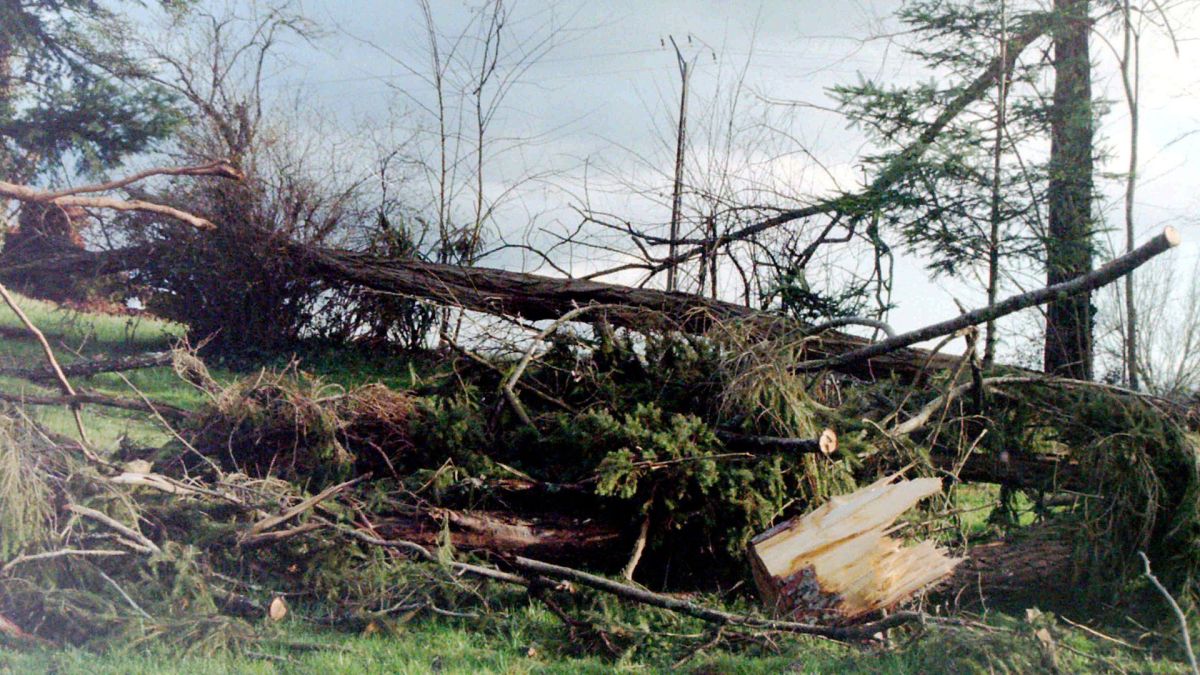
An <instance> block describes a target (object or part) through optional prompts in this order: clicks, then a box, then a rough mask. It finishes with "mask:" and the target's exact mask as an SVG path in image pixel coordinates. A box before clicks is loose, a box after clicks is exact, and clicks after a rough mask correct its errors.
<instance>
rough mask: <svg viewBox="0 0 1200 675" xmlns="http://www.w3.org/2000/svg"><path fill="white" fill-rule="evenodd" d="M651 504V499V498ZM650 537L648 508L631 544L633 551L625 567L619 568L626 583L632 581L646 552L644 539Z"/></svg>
mask: <svg viewBox="0 0 1200 675" xmlns="http://www.w3.org/2000/svg"><path fill="white" fill-rule="evenodd" d="M651 501H652V502H653V497H651ZM649 535H650V507H649V506H647V507H646V517H645V518H643V519H642V526H641V528H640V529H638V536H637V539H636V540H635V541H634V542H633V550H632V551H631V552H630V554H629V560H628V561H627V562H626V563H625V567H623V568H621V577H622V578H623V579H625V580H626V581H633V573H634V572H636V571H637V566H638V563H639V562H641V561H642V552H643V551H645V550H646V539H648V538H649Z"/></svg>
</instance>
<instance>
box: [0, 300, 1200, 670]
mask: <svg viewBox="0 0 1200 675" xmlns="http://www.w3.org/2000/svg"><path fill="white" fill-rule="evenodd" d="M542 337H543V338H545V343H544V345H545V346H544V348H543V349H542V350H541V351H539V350H538V349H537V347H538V344H537V343H535V344H534V345H533V346H532V347H530V349H528V350H527V351H525V352H524V353H518V354H516V355H514V356H512V357H511V358H507V359H499V360H497V359H484V358H482V357H480V356H479V355H478V354H473V353H471V352H469V351H467V350H466V349H465V348H460V351H459V356H458V358H457V359H456V360H454V361H453V362H452V363H451V364H449V366H450V367H449V369H448V370H446V371H443V372H441V373H440V374H436V375H433V376H430V377H428V378H427V379H426V380H424V381H422V382H418V383H417V386H416V387H414V389H413V390H412V391H408V392H396V391H390V390H388V389H386V388H383V387H381V386H379V385H369V386H366V387H362V388H358V389H351V390H345V389H342V388H339V387H333V386H329V385H326V384H324V383H322V382H321V381H320V380H319V379H317V378H315V377H312V376H310V375H307V374H305V373H304V372H303V371H301V370H300V369H299V367H298V366H296V365H293V366H290V367H288V368H285V369H284V370H282V371H280V372H274V373H271V372H266V371H264V372H261V373H259V374H257V375H255V376H252V377H249V378H246V379H243V380H239V381H237V382H233V383H231V384H227V385H221V384H219V383H218V382H216V381H215V380H213V379H212V378H211V377H210V376H209V375H208V374H207V371H206V370H205V368H204V366H203V363H202V362H201V361H199V359H197V358H196V357H195V356H194V355H192V354H187V353H176V354H175V355H174V356H173V360H174V363H175V367H176V370H177V371H178V372H179V373H180V374H181V375H182V376H183V377H184V378H185V379H187V380H188V381H189V382H191V383H193V384H194V385H195V386H197V387H200V388H201V389H202V390H204V391H205V392H206V394H207V397H208V403H207V404H206V405H205V406H203V407H202V408H201V409H200V410H199V411H194V412H186V411H185V412H183V413H181V414H180V415H172V419H171V420H170V422H169V423H168V424H169V428H170V430H171V433H172V435H173V438H174V439H175V440H174V441H172V442H171V443H168V444H167V445H165V446H164V447H162V448H149V449H146V448H143V449H133V448H125V449H123V450H121V451H120V452H118V453H115V454H107V453H101V452H98V451H97V449H95V448H92V447H90V446H88V445H87V444H86V441H85V442H79V441H74V440H71V439H65V438H62V437H58V436H55V435H54V434H51V433H49V432H48V431H46V430H44V429H41V428H40V427H38V426H37V425H36V424H34V423H32V422H30V421H29V420H28V419H27V418H25V417H23V416H22V413H21V411H20V410H19V409H16V408H14V409H10V410H8V411H6V412H5V414H4V415H3V417H0V422H2V424H0V556H2V557H3V562H0V577H3V581H4V583H3V584H0V626H3V630H0V632H3V633H4V634H5V635H7V637H8V638H9V639H10V640H14V641H16V642H19V643H38V642H42V641H52V642H55V643H70V644H90V645H103V644H108V643H110V642H112V641H114V640H119V641H121V642H123V643H125V644H128V643H131V642H132V643H136V642H137V641H140V640H146V639H164V640H178V641H179V642H180V644H181V645H187V646H188V647H189V648H191V649H221V648H230V647H237V646H238V645H241V644H244V643H246V642H248V641H251V640H258V639H262V636H263V632H264V630H269V628H268V629H264V628H263V623H262V621H261V617H266V616H272V615H273V614H274V615H277V614H278V607H280V606H281V605H280V604H279V603H284V604H283V605H282V606H286V605H287V604H291V605H304V606H306V607H309V608H311V609H310V610H309V616H310V619H312V620H318V621H321V622H322V623H328V624H334V625H340V626H348V627H361V626H363V625H365V624H368V623H370V622H372V621H381V620H386V618H387V617H389V616H393V615H397V614H405V613H411V612H414V611H429V612H441V613H459V614H462V613H464V612H466V613H471V612H479V611H482V607H483V605H482V604H481V600H480V598H481V597H485V596H484V595H483V594H484V593H485V591H486V592H488V593H489V594H490V593H493V591H488V590H487V589H489V588H492V587H494V586H495V585H500V586H503V587H511V588H513V589H516V592H518V593H520V594H523V595H524V596H526V597H531V598H535V599H537V601H539V602H545V603H547V604H548V606H550V607H552V608H553V609H554V611H555V613H556V614H558V615H560V616H561V617H562V618H563V621H564V626H565V627H566V628H567V629H568V630H570V631H571V632H572V633H574V632H577V631H583V630H584V629H585V628H586V627H588V626H591V627H592V628H595V627H594V626H592V624H589V623H588V622H587V621H583V620H581V619H580V618H579V617H578V616H573V615H572V610H571V608H578V607H579V606H580V600H579V598H580V593H581V591H580V590H579V589H580V587H584V588H587V589H590V591H589V592H598V593H601V594H613V595H615V596H617V597H619V598H622V599H623V600H627V601H631V602H635V603H644V604H648V605H651V606H653V607H657V608H660V609H662V610H664V611H668V612H678V613H682V614H683V615H685V616H689V617H692V618H694V619H698V620H701V621H707V622H712V623H715V624H719V625H727V626H733V627H740V628H742V629H744V630H751V631H753V630H772V631H777V630H779V631H791V632H798V633H805V634H814V635H820V636H825V637H832V638H837V639H844V640H847V639H848V640H868V641H869V640H872V639H874V636H876V635H877V634H879V632H880V630H881V629H883V628H887V627H889V626H896V625H899V624H902V623H904V622H907V621H910V620H913V619H915V618H918V616H919V615H917V614H915V613H912V612H897V613H893V614H891V615H890V616H889V617H887V618H882V619H877V620H875V621H870V622H868V623H866V624H856V625H836V624H830V625H813V624H804V623H796V622H789V621H780V620H776V619H773V618H771V617H770V616H765V615H760V614H756V613H753V612H752V613H749V614H744V613H743V614H735V613H731V612H728V611H725V610H722V609H717V608H714V607H709V606H704V605H701V604H698V603H696V602H694V601H691V600H685V599H682V598H681V596H678V595H674V594H670V593H664V592H659V591H652V590H647V588H646V586H650V587H655V586H657V587H660V588H662V589H663V590H671V589H672V588H674V589H680V588H687V589H689V590H696V589H701V590H715V589H719V588H722V587H725V588H727V587H729V586H732V585H734V584H736V582H737V581H739V580H742V579H744V578H745V577H746V575H747V570H746V566H745V564H744V563H743V562H742V560H743V559H742V557H741V556H742V551H743V550H744V546H745V543H746V541H748V539H749V537H750V536H752V535H753V534H754V533H756V532H758V531H761V530H762V529H765V528H766V527H767V526H769V525H771V524H772V523H774V522H777V521H778V520H780V519H782V518H785V517H788V516H790V515H794V514H799V513H804V512H806V511H808V510H809V509H810V508H812V507H813V506H816V505H818V504H819V503H821V502H822V501H824V500H825V499H827V498H828V497H829V496H831V495H834V494H839V493H842V492H845V491H848V490H850V489H853V488H854V487H855V486H856V485H857V484H859V483H860V482H862V481H865V480H873V479H874V478H875V477H877V476H878V475H880V474H882V473H885V472H890V471H892V470H894V469H896V468H899V467H900V466H902V465H912V467H913V468H912V469H911V470H913V471H915V472H917V473H923V474H926V475H934V476H940V477H943V478H949V479H951V480H952V481H955V480H956V481H962V482H970V481H982V482H990V483H999V484H1001V485H1003V486H1005V489H1006V490H1008V491H1009V492H1010V493H1012V494H1015V493H1016V492H1018V491H1023V492H1025V493H1026V494H1027V495H1029V496H1030V497H1031V501H1034V502H1036V503H1039V504H1043V503H1044V504H1053V506H1048V507H1047V508H1046V509H1045V510H1044V512H1043V517H1044V518H1045V519H1047V520H1051V521H1054V522H1057V523H1059V524H1060V525H1061V524H1064V523H1069V524H1072V525H1074V527H1066V528H1064V527H1058V528H1044V531H1047V532H1053V533H1054V536H1056V537H1060V538H1061V537H1063V536H1064V532H1074V533H1077V538H1076V539H1074V540H1071V539H1070V537H1071V535H1070V534H1067V535H1065V536H1066V537H1067V538H1068V539H1067V540H1066V544H1067V545H1066V546H1063V547H1060V548H1058V549H1053V550H1054V551H1056V552H1057V553H1056V554H1058V555H1061V559H1059V560H1055V561H1052V562H1053V563H1054V564H1059V565H1060V566H1061V567H1064V568H1071V567H1077V568H1078V569H1082V570H1084V571H1085V572H1091V573H1093V574H1094V575H1095V577H1096V578H1097V579H1098V580H1106V581H1117V582H1119V581H1121V580H1123V579H1128V578H1129V576H1130V575H1131V574H1132V573H1134V572H1135V570H1133V569H1132V568H1129V567H1126V566H1127V565H1129V564H1130V562H1131V561H1132V560H1134V559H1135V557H1134V556H1135V553H1136V551H1138V550H1147V551H1150V552H1151V553H1152V555H1154V556H1155V558H1156V560H1158V561H1159V567H1160V569H1162V570H1166V571H1168V575H1167V576H1168V577H1169V578H1171V579H1172V580H1173V581H1174V582H1175V583H1176V588H1177V589H1181V590H1184V591H1187V590H1189V589H1190V579H1191V578H1192V576H1193V575H1194V573H1195V570H1196V568H1197V565H1198V564H1200V561H1197V559H1196V556H1195V553H1194V551H1195V550H1197V547H1196V546H1195V545H1194V541H1195V539H1194V537H1195V533H1196V532H1198V531H1200V529H1197V527H1198V525H1200V517H1197V515H1196V514H1197V508H1196V507H1197V505H1198V502H1197V495H1198V494H1200V492H1198V491H1197V486H1198V485H1200V479H1198V478H1197V475H1196V465H1195V452H1196V450H1195V436H1194V434H1193V432H1192V431H1191V430H1189V429H1188V428H1187V427H1186V419H1185V417H1184V416H1183V415H1182V411H1180V410H1179V409H1177V408H1175V407H1172V406H1171V405H1169V404H1167V403H1165V402H1161V401H1157V400H1155V399H1152V398H1148V397H1145V396H1141V395H1137V394H1134V393H1132V392H1126V391H1122V390H1119V389H1115V388H1111V387H1105V386H1101V385H1094V384H1088V383H1081V382H1074V381H1066V380H1055V379H1051V378H1046V377H1043V376H1033V375H1029V374H1021V373H1011V372H1010V373H1004V372H998V373H982V372H977V371H976V370H975V367H974V366H973V364H974V359H973V355H972V353H971V352H970V351H968V354H967V355H966V356H965V357H963V358H961V359H957V362H958V364H959V365H958V366H957V367H955V368H952V369H950V370H948V371H941V372H933V371H930V372H927V373H924V374H923V375H922V376H921V377H920V378H919V381H909V380H901V379H895V380H890V381H886V382H876V383H870V384H869V383H865V382H862V381H859V380H856V379H854V378H853V377H852V376H850V375H845V374H828V373H827V374H825V375H822V376H818V377H813V376H811V375H808V374H806V373H804V372H802V371H801V370H800V369H797V368H795V367H794V366H795V364H796V363H797V358H798V355H799V354H801V353H803V345H804V341H805V340H806V339H809V338H800V339H799V340H797V339H795V338H794V337H791V338H789V337H788V336H781V337H779V338H778V339H775V340H768V341H763V340H762V339H761V337H760V335H759V334H757V333H755V332H753V331H752V330H748V329H746V328H744V327H742V328H739V327H737V326H735V325H723V326H721V327H720V329H719V330H714V331H711V332H709V333H707V334H705V335H691V334H687V333H678V332H676V333H662V334H650V333H639V332H633V331H628V330H622V329H617V328H614V327H612V326H606V325H604V324H598V325H597V326H596V327H595V328H594V329H593V330H592V332H591V333H587V332H580V331H577V330H569V329H567V328H566V327H564V326H562V325H560V326H556V327H555V328H554V330H548V331H546V332H545V334H544V335H543V336H542ZM969 338H970V336H968V339H969ZM153 362H154V363H161V360H155V361H153ZM92 365H93V366H95V364H92ZM52 370H53V368H52ZM66 370H70V368H68V369H66ZM58 371H59V373H60V374H63V377H64V379H65V377H66V376H65V370H64V369H61V368H59V369H58ZM38 375H39V376H44V373H39V374H38ZM31 377H32V374H31ZM933 392H941V393H940V394H935V393H933ZM63 400H64V401H66V402H67V403H69V404H73V401H74V399H70V398H65V397H64V399H63ZM144 403H145V404H146V405H147V406H148V407H149V408H150V409H151V410H154V411H158V407H157V406H156V405H155V404H153V402H148V401H147V402H144ZM156 414H159V418H160V419H162V420H163V421H164V422H167V420H166V419H165V418H164V417H162V416H161V413H156ZM826 430H836V432H832V431H830V432H829V433H833V434H834V436H835V437H836V439H837V441H836V447H834V446H833V445H831V444H830V443H829V440H830V436H829V434H828V433H825V431H826ZM946 506H947V505H938V506H935V507H934V510H933V511H931V512H929V513H928V514H927V516H928V519H927V522H926V523H925V524H924V525H925V526H926V527H933V528H937V527H942V526H943V525H944V524H945V523H947V522H952V521H953V519H954V518H955V517H956V514H955V512H954V511H953V509H952V508H945V507H946ZM1032 550H1036V551H1038V552H1040V554H1041V555H1044V554H1045V552H1046V551H1047V550H1051V549H1048V548H1047V547H1046V546H1045V545H1042V546H1040V547H1039V548H1036V549H1032ZM1017 559H1019V556H1018V558H1017ZM1013 560H1014V559H1013V558H1009V559H1008V562H1007V563H1006V565H1007V566H1008V569H1006V570H1005V572H1006V574H1005V575H1003V576H1004V583H1005V584H1007V585H1008V587H1011V584H1012V583H1013V582H1012V578H1011V569H1012V567H1013ZM687 561H692V566H691V567H690V568H689V566H688V565H687ZM1043 562H1044V561H1043ZM1072 563H1076V565H1072ZM1079 563H1082V565H1079ZM1037 569H1038V570H1039V574H1042V575H1043V578H1042V579H1041V580H1042V581H1044V580H1045V579H1044V573H1045V567H1044V566H1043V567H1040V568H1037ZM971 570H972V574H973V575H975V576H974V578H973V579H972V580H971V583H972V584H973V585H974V586H983V585H985V584H986V583H988V581H987V574H986V573H987V571H988V570H987V569H986V568H981V567H979V566H978V565H976V566H975V567H972V568H971ZM597 572H600V573H610V574H612V575H613V576H618V575H619V576H618V578H620V577H622V576H623V577H624V578H625V579H626V580H625V581H614V580H613V578H612V577H610V576H601V575H600V574H597ZM668 572H669V576H668ZM635 575H636V578H637V579H638V580H639V581H641V582H642V584H643V585H634V584H631V583H629V581H628V579H630V578H634V577H635ZM955 594H956V591H955V589H953V588H951V590H950V591H949V592H947V593H946V595H948V596H952V595H955ZM492 597H494V596H492ZM273 607H274V608H276V611H275V612H273V611H272V608H273ZM589 630H591V629H589ZM594 635H600V636H601V638H598V642H597V644H600V645H605V644H609V645H610V646H612V645H613V644H614V643H613V639H614V638H613V636H612V635H611V634H608V633H604V632H603V631H600V633H594ZM616 651H619V647H618V648H617V649H616ZM614 653H615V652H614Z"/></svg>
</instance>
